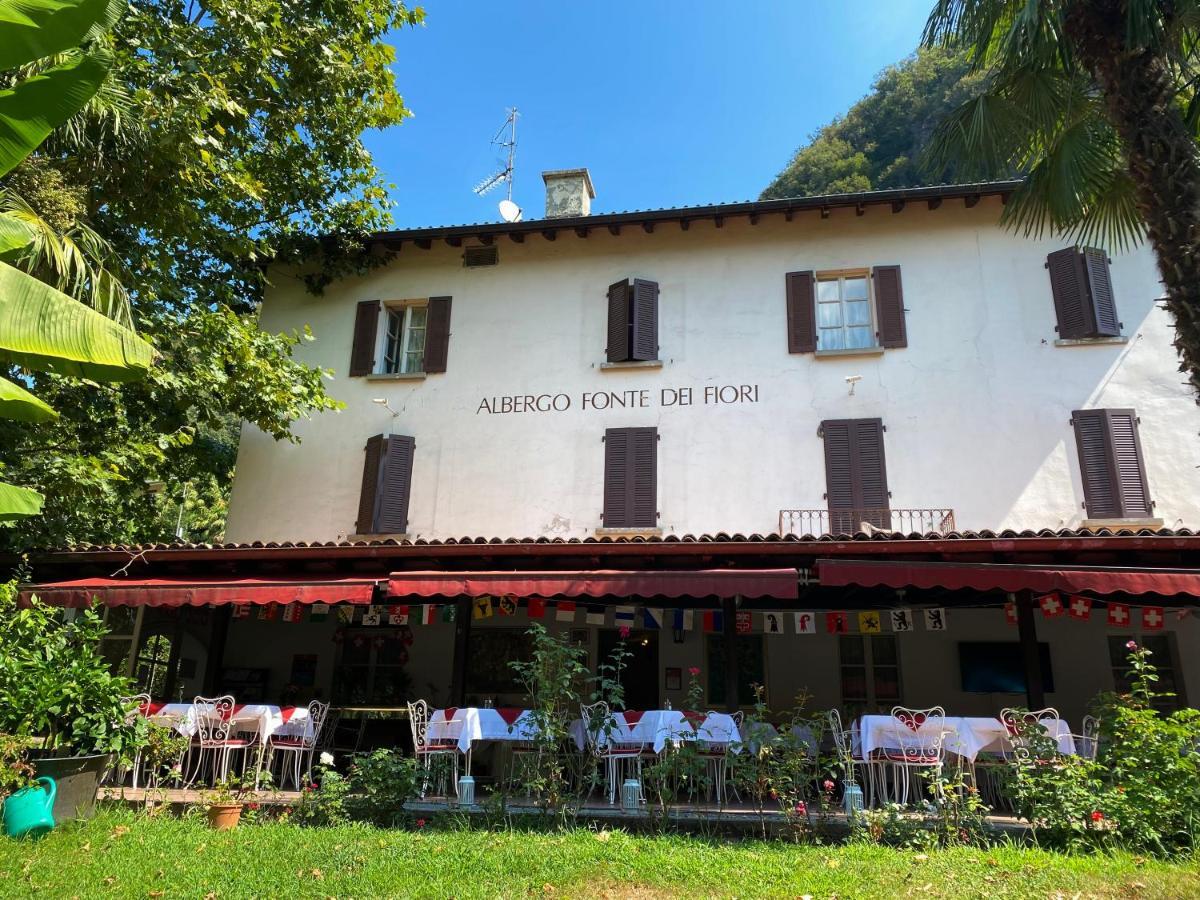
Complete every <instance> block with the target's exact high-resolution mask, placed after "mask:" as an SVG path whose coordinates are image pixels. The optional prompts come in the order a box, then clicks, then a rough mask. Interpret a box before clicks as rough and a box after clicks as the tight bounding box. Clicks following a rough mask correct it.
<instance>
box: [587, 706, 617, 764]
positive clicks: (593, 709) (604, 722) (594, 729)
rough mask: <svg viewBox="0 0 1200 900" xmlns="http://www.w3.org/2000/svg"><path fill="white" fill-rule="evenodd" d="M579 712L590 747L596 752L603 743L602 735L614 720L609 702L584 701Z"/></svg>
mask: <svg viewBox="0 0 1200 900" xmlns="http://www.w3.org/2000/svg"><path fill="white" fill-rule="evenodd" d="M579 713H580V718H582V719H583V733H584V736H585V739H586V741H587V746H588V749H589V750H591V751H592V752H593V753H596V752H598V751H599V749H600V745H601V741H600V735H601V733H602V732H603V731H604V730H605V729H606V728H609V727H610V726H609V723H610V722H611V721H612V714H611V712H610V711H609V708H608V704H607V703H605V702H604V701H603V700H600V701H598V702H596V703H592V704H587V703H584V704H582V705H581V706H580V707H579Z"/></svg>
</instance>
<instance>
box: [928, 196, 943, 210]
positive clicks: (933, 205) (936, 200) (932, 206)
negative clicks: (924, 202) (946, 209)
mask: <svg viewBox="0 0 1200 900" xmlns="http://www.w3.org/2000/svg"><path fill="white" fill-rule="evenodd" d="M941 205H942V198H941V197H934V198H933V199H932V200H930V201H929V208H930V209H937V208H938V207H939V206H941Z"/></svg>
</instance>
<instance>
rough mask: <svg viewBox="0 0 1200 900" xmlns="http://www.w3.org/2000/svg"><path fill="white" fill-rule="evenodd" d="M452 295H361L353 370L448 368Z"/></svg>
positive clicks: (361, 372) (352, 372) (360, 372)
mask: <svg viewBox="0 0 1200 900" xmlns="http://www.w3.org/2000/svg"><path fill="white" fill-rule="evenodd" d="M452 299H453V298H451V297H430V298H429V299H428V300H406V301H402V302H396V303H381V302H379V301H378V300H363V301H361V302H360V303H359V304H358V309H357V311H356V313H355V316H354V334H353V337H352V339H351V347H350V375H351V376H362V375H419V374H421V373H424V372H445V371H446V362H447V358H448V357H449V353H450V304H451V301H452Z"/></svg>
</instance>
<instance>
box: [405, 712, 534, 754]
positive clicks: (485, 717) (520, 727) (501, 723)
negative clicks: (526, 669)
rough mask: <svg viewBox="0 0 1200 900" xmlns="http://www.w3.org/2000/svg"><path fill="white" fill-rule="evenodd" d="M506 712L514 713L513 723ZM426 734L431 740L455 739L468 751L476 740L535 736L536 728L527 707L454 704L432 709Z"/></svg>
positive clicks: (454, 740) (529, 738)
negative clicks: (508, 720) (503, 708)
mask: <svg viewBox="0 0 1200 900" xmlns="http://www.w3.org/2000/svg"><path fill="white" fill-rule="evenodd" d="M501 713H503V715H502V714H501ZM506 715H507V716H510V717H514V718H513V722H512V726H511V727H510V726H509V723H508V722H507V721H506V720H505V716H506ZM425 737H426V739H427V740H429V741H453V742H454V743H455V744H457V745H458V749H459V750H461V751H462V752H463V753H466V752H467V751H468V750H470V749H471V745H472V744H473V743H475V742H476V741H532V740H536V739H537V728H536V726H535V725H534V721H533V717H532V716H531V715H530V714H529V710H527V709H521V710H517V709H513V710H508V709H505V710H499V709H490V708H487V707H475V706H466V707H458V708H455V707H451V708H450V709H438V710H435V711H434V712H433V715H431V716H430V717H429V727H428V729H427V730H426V732H425Z"/></svg>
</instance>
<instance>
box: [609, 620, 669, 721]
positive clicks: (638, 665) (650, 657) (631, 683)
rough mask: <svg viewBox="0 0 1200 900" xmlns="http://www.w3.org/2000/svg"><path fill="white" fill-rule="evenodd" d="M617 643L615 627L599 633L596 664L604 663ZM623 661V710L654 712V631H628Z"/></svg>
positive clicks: (619, 637) (655, 634)
mask: <svg viewBox="0 0 1200 900" xmlns="http://www.w3.org/2000/svg"><path fill="white" fill-rule="evenodd" d="M620 640H621V634H620V632H619V631H618V630H617V629H615V628H605V629H601V631H600V643H599V650H600V656H599V657H598V659H597V664H598V665H599V664H602V663H604V662H606V661H608V659H609V657H610V656H611V655H612V652H613V648H615V647H616V646H617V644H618V642H620ZM625 649H626V650H627V651H628V652H629V654H630V655H629V656H627V657H626V658H625V662H624V668H623V669H622V670H621V685H622V687H624V688H625V708H626V709H658V632H657V631H641V630H639V631H632V632H630V634H629V637H627V638H626V639H625Z"/></svg>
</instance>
